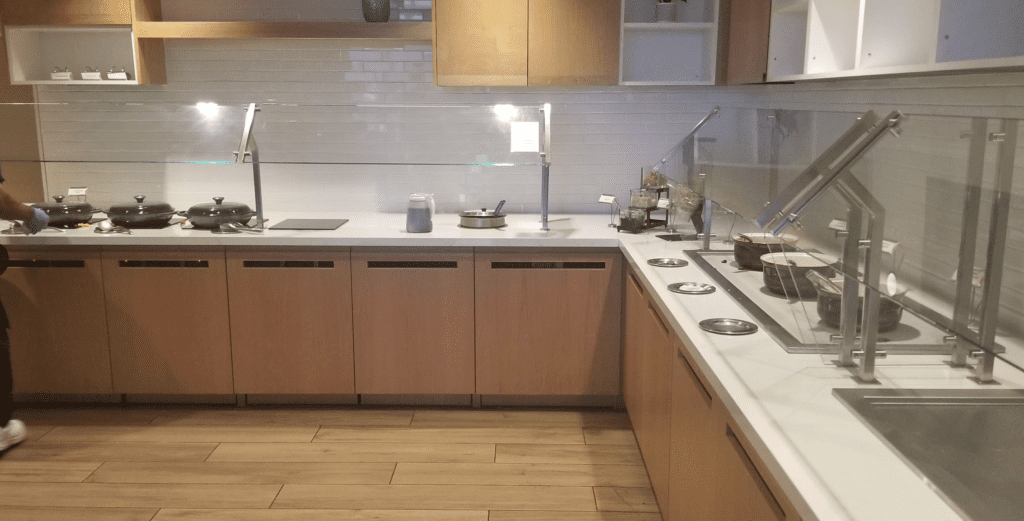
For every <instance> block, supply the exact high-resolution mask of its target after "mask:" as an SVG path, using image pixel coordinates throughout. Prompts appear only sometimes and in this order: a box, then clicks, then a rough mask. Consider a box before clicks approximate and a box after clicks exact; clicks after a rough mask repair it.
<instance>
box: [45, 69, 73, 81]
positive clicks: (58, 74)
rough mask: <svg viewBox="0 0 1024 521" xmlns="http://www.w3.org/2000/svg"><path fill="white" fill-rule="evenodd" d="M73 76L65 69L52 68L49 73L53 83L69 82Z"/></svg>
mask: <svg viewBox="0 0 1024 521" xmlns="http://www.w3.org/2000/svg"><path fill="white" fill-rule="evenodd" d="M73 74H74V73H73V72H71V71H69V70H68V69H67V68H64V69H61V68H60V67H54V68H53V72H51V73H50V79H51V80H54V81H71V79H72V78H71V77H72V75H73Z"/></svg>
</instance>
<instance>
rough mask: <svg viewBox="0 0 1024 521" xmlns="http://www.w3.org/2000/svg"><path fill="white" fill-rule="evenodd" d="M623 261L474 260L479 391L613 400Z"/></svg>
mask: <svg viewBox="0 0 1024 521" xmlns="http://www.w3.org/2000/svg"><path fill="white" fill-rule="evenodd" d="M621 262H622V256H621V255H620V254H618V253H607V254H561V253H537V254H502V253H488V254H477V256H476V266H477V268H476V274H477V277H476V353H477V366H476V377H477V392H478V393H480V394H520V395H527V394H535V395H605V396H615V395H618V394H619V366H620V363H619V360H620V352H621V341H622V338H621V333H620V332H621V323H622V315H621V309H622V296H621V295H622V294H621V289H622V282H621V281H622V278H621V277H622V274H621V271H620V270H621V267H620V266H621Z"/></svg>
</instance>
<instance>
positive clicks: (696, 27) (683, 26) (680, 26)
mask: <svg viewBox="0 0 1024 521" xmlns="http://www.w3.org/2000/svg"><path fill="white" fill-rule="evenodd" d="M623 27H625V28H626V29H635V30H640V31H654V30H657V31H709V30H711V29H714V28H715V24H713V23H706V22H702V23H688V22H672V23H668V22H661V23H658V22H652V23H647V22H643V23H638V22H630V23H626V24H623Z"/></svg>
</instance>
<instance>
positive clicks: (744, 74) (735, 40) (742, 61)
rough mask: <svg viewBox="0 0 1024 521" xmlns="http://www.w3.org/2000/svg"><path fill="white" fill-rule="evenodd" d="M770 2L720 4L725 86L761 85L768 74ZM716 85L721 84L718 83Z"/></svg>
mask: <svg viewBox="0 0 1024 521" xmlns="http://www.w3.org/2000/svg"><path fill="white" fill-rule="evenodd" d="M771 10H772V0H722V12H721V18H722V23H721V25H720V27H719V30H720V31H722V32H724V34H723V45H722V47H723V48H722V49H721V54H722V55H724V60H725V67H721V68H720V69H719V71H720V72H721V71H722V70H724V72H725V78H724V83H726V84H728V85H737V84H743V83H763V82H764V81H765V74H766V73H767V71H768V29H769V20H770V19H771ZM719 83H723V82H722V79H721V78H720V79H719Z"/></svg>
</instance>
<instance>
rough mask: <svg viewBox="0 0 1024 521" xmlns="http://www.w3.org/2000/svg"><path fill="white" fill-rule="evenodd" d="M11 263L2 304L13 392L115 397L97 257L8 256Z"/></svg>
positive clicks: (2, 280) (2, 283)
mask: <svg viewBox="0 0 1024 521" xmlns="http://www.w3.org/2000/svg"><path fill="white" fill-rule="evenodd" d="M10 259H11V263H10V265H9V267H8V268H7V271H6V272H4V274H3V277H0V299H2V300H3V304H4V307H5V309H6V310H7V316H8V318H9V319H10V323H11V329H10V331H9V334H10V339H11V364H12V365H11V366H12V370H13V373H14V390H15V392H41V393H94V394H105V393H111V392H113V388H112V385H111V377H110V353H109V350H108V346H107V316H106V309H105V306H104V302H103V272H102V268H101V266H100V252H99V251H98V250H97V251H66V252H59V251H53V250H45V251H11V252H10ZM0 356H2V355H0Z"/></svg>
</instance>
